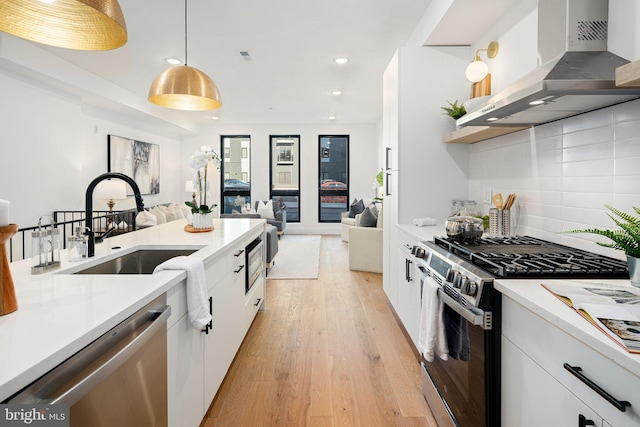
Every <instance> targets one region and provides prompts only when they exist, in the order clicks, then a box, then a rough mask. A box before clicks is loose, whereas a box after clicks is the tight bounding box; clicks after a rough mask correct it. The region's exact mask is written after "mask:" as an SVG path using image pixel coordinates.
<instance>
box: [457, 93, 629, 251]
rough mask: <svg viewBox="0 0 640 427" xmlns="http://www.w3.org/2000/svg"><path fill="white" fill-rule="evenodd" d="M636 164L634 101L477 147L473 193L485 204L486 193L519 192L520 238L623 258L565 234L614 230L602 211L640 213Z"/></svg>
mask: <svg viewBox="0 0 640 427" xmlns="http://www.w3.org/2000/svg"><path fill="white" fill-rule="evenodd" d="M614 119H615V122H614ZM639 165H640V100H636V101H632V102H628V103H624V104H620V105H617V106H614V107H609V108H605V109H602V110H598V111H593V112H590V113H587V114H582V115H580V116H576V117H571V118H569V119H565V120H561V121H557V122H553V123H548V124H545V125H541V126H536V127H534V128H531V129H526V130H523V131H520V132H517V133H514V134H509V135H504V136H502V137H499V138H494V139H492V140H490V141H483V142H479V143H477V144H473V145H472V146H471V149H470V168H469V194H470V197H471V198H472V199H476V200H481V199H482V191H483V189H486V188H491V189H493V190H494V193H496V192H498V191H499V192H502V194H503V195H505V194H508V193H510V192H515V193H517V194H518V201H517V204H516V209H515V210H514V212H513V215H514V221H515V222H516V224H517V228H516V232H517V233H518V234H527V235H531V236H536V237H540V238H542V239H546V240H549V241H552V242H557V243H562V244H566V245H568V246H572V247H578V248H580V249H584V250H588V251H591V252H597V253H601V254H604V255H607V256H613V257H616V258H620V257H621V256H622V257H623V254H622V253H621V252H620V251H614V250H612V249H610V248H605V247H601V246H599V245H597V244H596V243H595V242H596V241H606V239H604V238H601V237H599V236H595V235H591V234H588V233H581V234H563V233H561V232H562V231H566V230H572V229H585V228H592V227H597V228H610V227H614V226H615V224H614V223H613V221H612V220H611V219H610V218H609V217H608V216H607V212H608V210H607V209H606V208H605V207H604V205H611V206H615V207H617V208H619V209H621V210H623V211H625V212H633V208H632V207H633V206H637V207H639V208H640V167H639ZM484 208H486V209H487V210H488V208H489V206H484Z"/></svg>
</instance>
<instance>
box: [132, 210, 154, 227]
mask: <svg viewBox="0 0 640 427" xmlns="http://www.w3.org/2000/svg"><path fill="white" fill-rule="evenodd" d="M154 225H158V218H156V216H155V215H154V214H152V213H151V212H149V211H142V212H138V215H136V227H152V226H154Z"/></svg>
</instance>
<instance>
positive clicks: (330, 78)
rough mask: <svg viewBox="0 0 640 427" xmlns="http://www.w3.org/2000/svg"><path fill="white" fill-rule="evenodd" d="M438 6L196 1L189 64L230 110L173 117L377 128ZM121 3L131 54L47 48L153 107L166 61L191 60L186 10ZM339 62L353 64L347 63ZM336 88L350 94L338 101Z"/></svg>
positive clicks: (178, 1)
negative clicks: (397, 62) (392, 66)
mask: <svg viewBox="0 0 640 427" xmlns="http://www.w3.org/2000/svg"><path fill="white" fill-rule="evenodd" d="M429 2H430V0H324V1H304V0H302V1H301V0H269V1H265V0H234V1H230V0H189V1H188V6H187V7H188V32H187V33H188V65H190V66H192V67H196V68H198V69H200V70H202V71H204V72H205V73H207V74H208V75H209V76H210V77H211V78H212V79H213V80H214V82H215V83H216V85H217V86H218V89H219V90H220V93H221V96H222V101H223V106H222V108H220V109H218V110H214V111H209V112H182V111H174V112H172V114H174V115H175V117H180V120H185V119H186V120H189V121H192V122H194V123H198V124H203V123H212V122H213V120H212V119H211V117H212V116H213V115H217V116H219V117H220V120H219V121H218V122H217V123H220V124H223V123H230V124H231V123H233V124H235V123H251V124H270V123H279V124H283V123H304V124H309V123H330V122H335V123H350V124H352V123H357V124H362V123H375V122H376V121H378V120H379V119H380V117H381V114H382V74H383V72H384V69H385V67H386V65H387V63H388V62H389V60H390V58H391V56H392V55H393V53H394V51H395V50H396V49H397V48H398V47H400V46H402V45H404V44H405V42H406V41H407V39H408V38H409V36H410V35H411V33H412V31H413V30H414V28H415V27H416V25H417V24H418V22H419V20H420V18H421V17H422V15H423V14H424V12H425V10H426V8H427V6H428V4H429ZM119 3H120V6H121V8H122V11H123V13H124V16H125V20H126V23H127V29H128V33H129V41H128V42H127V44H126V45H125V46H123V47H121V48H119V49H115V50H113V51H104V52H82V51H72V50H67V49H60V48H54V47H45V49H46V50H48V51H49V52H51V53H54V54H55V55H57V56H59V57H62V58H63V59H65V60H67V61H69V62H71V63H73V64H76V65H77V66H79V67H81V68H83V69H84V70H87V71H89V72H90V73H93V74H96V75H99V76H101V77H103V78H104V79H107V80H108V81H110V82H111V83H113V84H115V85H117V86H120V87H122V88H125V89H127V90H129V91H131V92H133V93H135V94H136V95H138V96H140V97H142V98H143V99H146V97H147V93H148V90H149V86H150V85H151V82H152V81H153V79H154V78H155V77H156V76H157V75H158V74H159V73H161V72H162V71H163V70H164V69H165V68H167V67H169V66H170V65H169V64H167V63H166V62H165V61H164V58H169V57H176V58H180V59H184V53H185V37H184V36H185V29H184V7H185V3H184V0H120V2H119ZM240 51H246V52H249V54H250V56H251V60H250V61H247V60H246V59H244V58H243V57H242V56H241V55H240ZM339 56H345V57H348V58H350V59H351V61H350V62H349V63H348V64H346V65H337V64H335V63H334V62H333V59H334V58H336V57H339ZM333 90H342V91H343V94H342V95H340V96H334V95H331V91H333ZM153 108H158V109H160V108H162V107H156V106H153ZM329 116H335V117H336V118H335V120H334V121H331V120H329Z"/></svg>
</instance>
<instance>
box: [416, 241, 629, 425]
mask: <svg viewBox="0 0 640 427" xmlns="http://www.w3.org/2000/svg"><path fill="white" fill-rule="evenodd" d="M421 247H422V248H423V249H424V250H425V252H426V253H427V254H428V255H427V256H426V257H424V258H423V259H421V260H419V261H418V262H419V263H420V264H421V265H420V266H419V267H420V270H421V272H422V273H421V276H422V277H423V280H425V281H432V282H431V283H430V285H434V289H437V295H438V298H439V299H440V300H441V301H442V303H443V307H444V308H443V310H442V320H443V322H442V324H443V328H444V330H445V336H446V341H447V344H448V347H449V355H448V357H447V360H442V359H441V358H438V357H437V356H434V357H433V361H432V362H430V361H427V360H426V358H424V357H423V361H422V368H423V393H424V395H425V398H426V399H427V402H428V403H429V406H430V407H431V409H432V411H433V413H434V416H435V418H436V420H437V421H438V425H439V426H456V427H470V426H473V427H496V426H500V425H501V424H500V399H501V390H500V382H501V377H500V375H501V374H500V339H501V308H502V307H501V306H502V300H501V294H500V293H499V292H497V291H495V290H494V288H493V282H494V278H510V279H520V278H527V279H533V278H574V279H585V278H586V279H589V278H607V279H614V278H628V277H629V271H628V268H627V266H626V263H625V262H624V261H621V260H617V259H612V258H609V257H606V256H602V255H599V254H594V253H591V252H586V251H582V250H579V249H575V248H570V247H567V246H563V245H559V244H555V243H551V242H546V241H543V240H540V239H537V238H533V237H528V236H515V237H511V238H490V237H488V238H485V237H483V238H481V239H476V240H473V241H466V242H457V241H453V240H450V239H447V238H440V237H435V238H434V240H433V241H430V242H421Z"/></svg>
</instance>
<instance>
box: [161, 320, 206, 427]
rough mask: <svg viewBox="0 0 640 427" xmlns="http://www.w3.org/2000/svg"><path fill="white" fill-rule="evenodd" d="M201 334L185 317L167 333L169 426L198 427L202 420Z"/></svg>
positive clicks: (203, 408) (203, 405)
mask: <svg viewBox="0 0 640 427" xmlns="http://www.w3.org/2000/svg"><path fill="white" fill-rule="evenodd" d="M201 335H202V332H200V331H196V330H195V329H193V328H192V327H191V324H190V323H189V316H188V315H184V316H182V317H181V318H180V319H179V320H178V321H177V322H175V323H174V324H173V325H172V326H171V328H169V329H168V330H167V351H168V354H167V390H168V406H169V407H168V412H169V413H168V416H169V427H198V426H199V425H200V423H201V422H202V418H203V417H204V413H205V410H206V408H205V404H204V399H203V383H202V376H203V366H202V343H203V340H202V337H201Z"/></svg>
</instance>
